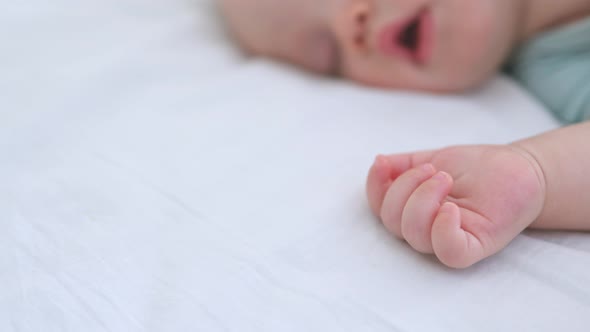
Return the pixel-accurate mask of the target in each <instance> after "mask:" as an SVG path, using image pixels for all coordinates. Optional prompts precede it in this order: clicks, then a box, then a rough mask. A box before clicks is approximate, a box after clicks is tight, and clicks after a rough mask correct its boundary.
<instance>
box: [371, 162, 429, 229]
mask: <svg viewBox="0 0 590 332" xmlns="http://www.w3.org/2000/svg"><path fill="white" fill-rule="evenodd" d="M434 173H436V170H435V168H434V166H432V165H431V164H425V165H422V166H419V167H416V168H413V169H411V170H409V171H407V172H405V173H404V174H402V175H400V176H399V177H398V178H397V179H396V180H395V181H394V182H393V184H392V185H391V187H390V188H389V190H388V191H387V194H386V195H385V199H384V201H383V206H382V208H381V220H382V221H383V224H384V225H385V227H386V228H387V229H388V230H389V231H390V232H392V233H393V234H395V235H396V236H397V237H399V238H402V230H401V227H402V226H401V223H402V213H403V211H404V208H405V206H406V204H407V202H408V199H409V198H410V196H411V195H412V193H413V192H414V191H415V190H416V188H418V187H419V186H420V185H421V184H422V183H423V182H424V181H426V180H428V179H429V178H431V177H432V175H434Z"/></svg>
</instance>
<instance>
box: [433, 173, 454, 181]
mask: <svg viewBox="0 0 590 332" xmlns="http://www.w3.org/2000/svg"><path fill="white" fill-rule="evenodd" d="M432 178H433V179H435V180H437V181H448V180H449V179H450V178H451V176H450V175H449V174H447V173H445V172H438V173H436V175H435V176H433V177H432Z"/></svg>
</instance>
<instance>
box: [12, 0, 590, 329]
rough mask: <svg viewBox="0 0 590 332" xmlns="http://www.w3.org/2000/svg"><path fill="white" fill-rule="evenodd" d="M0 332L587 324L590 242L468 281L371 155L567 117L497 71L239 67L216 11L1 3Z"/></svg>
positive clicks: (137, 0)
mask: <svg viewBox="0 0 590 332" xmlns="http://www.w3.org/2000/svg"><path fill="white" fill-rule="evenodd" d="M0 36H1V37H2V38H1V39H0V40H2V44H0V45H1V46H0V50H1V54H0V60H1V61H0V70H1V78H0V95H1V98H0V162H1V163H0V169H1V171H0V227H1V228H0V285H1V286H0V331H44V332H48V331H173V332H176V331H240V332H242V331H339V332H341V331H355V332H358V331H375V332H380V331H453V332H462V331H508V330H513V331H562V330H563V331H588V330H589V329H590V327H589V326H590V324H589V323H590V237H589V235H586V234H558V233H526V234H524V235H522V236H520V237H519V238H518V239H517V240H516V241H515V242H514V243H513V244H512V245H511V246H510V247H509V248H508V249H506V250H505V251H503V252H502V253H501V254H499V255H497V256H495V257H493V258H491V259H488V260H486V261H485V262H483V263H481V264H478V265H477V266H475V267H473V268H470V269H467V270H465V271H453V270H449V269H446V268H444V267H443V266H442V265H441V264H439V263H438V262H437V261H436V260H434V259H432V258H429V257H424V256H421V255H418V254H416V253H415V252H413V251H412V250H411V249H410V248H409V247H408V246H406V245H405V244H403V243H401V242H400V241H397V240H395V239H393V238H392V237H391V236H389V235H388V234H387V233H386V232H385V230H384V229H383V227H381V225H379V223H378V222H377V221H376V220H375V219H374V218H373V217H372V216H371V215H370V212H369V210H368V207H367V204H366V202H365V199H364V180H365V175H366V172H367V170H368V167H369V166H370V164H371V163H372V160H373V158H374V156H375V154H377V153H392V152H400V151H407V150H416V149H424V148H433V147H439V146H443V145H449V144H467V143H503V142H509V141H511V140H514V139H518V138H521V137H525V136H528V135H532V134H536V133H539V132H542V131H545V130H548V129H551V128H555V127H556V126H557V123H556V122H555V121H554V120H553V119H552V118H551V117H550V116H549V115H548V114H547V113H546V112H545V111H544V110H542V108H541V107H540V106H539V105H538V104H537V103H536V102H534V101H533V100H532V99H531V98H530V97H528V96H527V95H526V94H525V93H524V92H523V91H522V90H521V89H520V88H518V87H517V86H516V85H515V84H513V83H512V82H511V81H509V80H508V79H506V78H501V77H499V78H497V79H495V80H494V81H493V82H491V83H490V84H489V85H487V86H486V87H485V88H483V89H482V90H480V91H477V92H473V93H471V94H468V95H465V96H455V97H449V96H447V97H435V96H428V95H421V94H409V93H401V92H387V91H378V90H372V89H367V88H361V87H358V86H355V85H353V84H350V83H346V82H340V81H331V80H325V79H320V78H317V77H313V76H310V75H306V74H303V73H300V72H299V71H296V70H293V69H291V68H289V67H285V66H282V65H278V64H275V63H272V62H269V61H264V60H257V59H246V58H244V57H242V56H241V55H240V53H239V52H238V51H237V50H236V49H235V48H234V47H233V46H232V45H231V43H230V42H229V41H228V40H227V39H226V37H225V36H224V34H223V30H222V29H221V27H220V25H219V22H218V19H217V17H216V15H215V12H214V10H213V6H212V4H211V2H210V1H206V0H203V1H198V0H55V1H45V0H26V1H12V2H8V1H4V2H2V3H1V4H0Z"/></svg>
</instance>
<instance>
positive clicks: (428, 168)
mask: <svg viewBox="0 0 590 332" xmlns="http://www.w3.org/2000/svg"><path fill="white" fill-rule="evenodd" d="M422 170H423V171H425V172H427V173H432V172H434V166H432V164H424V165H422Z"/></svg>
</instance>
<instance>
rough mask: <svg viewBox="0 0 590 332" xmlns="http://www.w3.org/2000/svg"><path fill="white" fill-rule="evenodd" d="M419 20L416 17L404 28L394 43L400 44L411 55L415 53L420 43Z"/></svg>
mask: <svg viewBox="0 0 590 332" xmlns="http://www.w3.org/2000/svg"><path fill="white" fill-rule="evenodd" d="M419 29H420V19H419V18H418V17H416V18H415V19H414V20H413V21H411V22H410V24H408V25H407V26H406V28H405V29H404V30H403V31H402V33H401V34H400V35H399V36H398V38H397V41H393V42H394V43H395V42H396V43H398V44H400V45H401V46H402V47H404V48H406V49H407V50H408V51H410V52H412V53H416V49H417V48H418V45H419V43H420V33H419V31H420V30H419Z"/></svg>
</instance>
